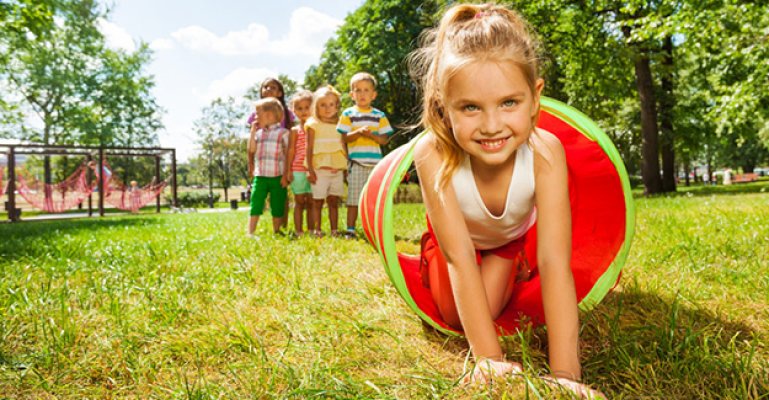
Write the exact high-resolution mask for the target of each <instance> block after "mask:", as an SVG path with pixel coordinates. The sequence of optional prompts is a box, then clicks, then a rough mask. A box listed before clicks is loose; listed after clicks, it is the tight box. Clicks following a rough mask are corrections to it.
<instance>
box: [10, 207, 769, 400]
mask: <svg viewBox="0 0 769 400" xmlns="http://www.w3.org/2000/svg"><path fill="white" fill-rule="evenodd" d="M637 210H638V212H637V214H638V215H637V232H636V239H635V242H634V244H633V247H632V250H631V253H630V256H629V258H628V262H627V265H626V268H625V270H624V272H623V277H622V280H621V283H620V285H619V286H618V287H617V288H616V290H615V291H614V292H613V293H611V294H609V296H607V298H606V299H605V300H604V302H603V303H601V304H600V305H599V306H598V307H597V308H596V309H595V310H594V311H593V312H591V313H587V314H584V315H582V322H583V326H582V336H581V337H582V341H583V351H582V353H583V354H582V360H583V367H584V378H585V380H586V381H587V382H589V383H591V384H592V385H593V386H595V387H596V388H599V389H600V390H602V391H604V392H605V393H606V394H607V395H609V396H610V397H611V398H638V397H647V398H681V399H688V398H734V399H738V398H739V399H743V398H760V397H761V396H763V395H765V394H766V393H768V392H769V378H768V377H769V362H767V360H768V359H769V346H768V344H769V311H768V310H769V252H767V251H766V249H767V248H769V195H767V194H761V193H756V194H734V195H714V194H709V195H707V194H704V195H697V196H693V197H687V196H685V195H684V196H675V197H669V198H665V197H660V198H653V199H639V200H637ZM341 211H342V213H340V214H341V215H344V212H343V211H344V209H342V210H341ZM394 217H395V220H394V226H395V232H396V236H397V237H396V238H397V244H396V246H397V247H398V249H399V250H400V251H404V252H408V253H413V254H415V253H418V251H419V242H418V239H419V237H420V235H421V233H422V231H423V230H424V208H423V206H422V205H421V204H403V205H397V206H396V212H395V215H394ZM324 218H325V217H324ZM245 222H246V214H245V213H243V212H224V213H212V214H176V215H168V214H163V215H140V216H124V217H110V218H103V219H87V220H70V221H52V222H36V223H21V224H13V225H10V224H4V225H0V237H2V238H3V239H2V241H1V242H0V256H2V260H1V261H0V274H2V276H3V279H2V280H0V315H2V318H0V393H1V394H2V395H0V397H2V396H7V397H9V398H53V397H57V398H85V397H89V398H104V397H116V398H123V397H131V398H168V397H173V398H177V397H178V398H195V399H208V398H272V397H280V398H283V397H295V398H306V397H319V398H329V397H334V398H339V397H344V398H361V397H363V398H475V397H485V396H486V395H493V396H495V397H502V398H522V397H525V396H529V397H530V398H553V397H554V396H555V397H559V396H560V397H563V398H569V397H568V395H567V394H565V393H559V392H558V390H557V389H551V388H548V387H547V386H545V385H544V384H543V383H542V382H541V381H540V380H538V379H536V376H537V375H539V374H540V373H542V372H543V371H544V370H545V368H546V354H547V340H546V335H545V332H544V330H543V329H534V330H531V329H529V330H525V331H522V332H520V333H519V334H517V335H515V336H513V337H510V338H506V339H505V340H504V341H503V348H504V349H505V351H506V353H507V355H508V358H510V359H514V360H520V361H522V362H523V364H524V366H525V368H526V372H525V374H524V375H523V376H522V377H516V378H510V379H509V380H506V381H502V382H498V384H497V385H496V386H494V387H491V388H462V387H459V386H458V379H459V377H460V375H461V373H462V371H463V365H464V361H465V355H466V353H467V346H466V344H465V342H464V341H462V340H460V339H453V338H446V337H444V336H442V335H440V334H437V333H435V332H434V331H432V330H430V329H429V328H425V327H423V325H422V324H421V323H420V321H419V320H418V318H417V317H416V316H415V315H414V314H413V313H412V312H411V311H410V310H409V309H408V308H407V307H406V306H405V304H404V303H403V301H402V300H401V299H400V298H399V296H398V294H397V292H396V291H395V289H394V288H393V287H392V285H391V284H390V282H389V281H388V280H387V277H386V276H385V274H384V269H383V267H382V266H381V264H380V261H379V257H378V256H377V255H376V253H375V252H374V251H373V250H372V249H371V248H370V247H369V245H368V244H367V243H365V242H364V241H362V240H353V241H350V240H344V239H335V238H323V239H320V240H317V239H312V238H309V237H306V238H300V239H289V238H286V237H279V236H274V235H272V234H271V233H270V227H269V223H270V221H269V218H265V219H263V220H262V221H260V225H259V228H258V231H257V232H258V234H259V235H258V239H250V238H247V237H246V236H245ZM489 391H490V392H489Z"/></svg>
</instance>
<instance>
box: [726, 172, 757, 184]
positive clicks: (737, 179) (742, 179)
mask: <svg viewBox="0 0 769 400" xmlns="http://www.w3.org/2000/svg"><path fill="white" fill-rule="evenodd" d="M757 180H758V174H756V173H754V172H751V173H749V174H737V175H735V176H734V178H733V179H732V182H734V183H747V182H755V181H757Z"/></svg>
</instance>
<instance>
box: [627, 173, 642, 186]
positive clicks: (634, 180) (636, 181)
mask: <svg viewBox="0 0 769 400" xmlns="http://www.w3.org/2000/svg"><path fill="white" fill-rule="evenodd" d="M628 180H629V181H630V187H631V188H633V189H635V188H637V187H641V186H643V184H644V181H643V178H642V177H640V176H638V175H629V176H628Z"/></svg>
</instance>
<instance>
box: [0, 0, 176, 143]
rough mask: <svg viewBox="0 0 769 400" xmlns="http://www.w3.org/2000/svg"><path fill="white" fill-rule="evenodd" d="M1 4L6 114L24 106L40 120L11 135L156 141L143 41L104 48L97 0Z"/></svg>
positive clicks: (0, 65) (0, 68) (0, 74)
mask: <svg viewBox="0 0 769 400" xmlns="http://www.w3.org/2000/svg"><path fill="white" fill-rule="evenodd" d="M3 10H4V11H5V10H11V12H9V13H4V15H3V22H4V25H3V28H0V31H2V32H0V33H3V35H0V49H2V61H3V62H0V85H2V86H3V87H4V88H8V90H7V91H6V90H4V91H3V93H2V97H3V98H2V99H0V104H2V105H3V107H2V108H3V109H4V110H5V111H6V112H4V114H6V116H5V119H9V118H10V117H8V114H9V112H10V113H11V115H18V114H20V113H23V114H26V115H29V116H32V117H35V118H37V119H38V120H39V122H40V124H39V125H41V126H42V128H41V129H36V128H33V127H31V126H22V127H21V128H22V129H14V130H13V131H12V132H6V133H5V135H6V136H13V137H15V138H17V139H23V140H31V141H35V142H41V143H44V144H72V143H79V144H105V145H141V144H154V143H156V142H157V137H156V136H155V132H156V130H157V129H158V128H160V118H159V113H160V112H161V111H160V109H159V107H158V106H157V104H156V103H155V100H154V98H153V97H152V95H151V94H150V89H151V88H152V87H153V86H154V82H153V80H152V78H151V77H149V76H147V75H146V74H145V72H144V70H143V69H144V66H145V65H146V64H147V63H148V62H149V60H150V51H149V48H148V47H147V45H146V44H142V45H141V46H140V48H139V50H137V51H136V52H134V53H125V52H123V51H113V50H110V49H107V48H106V47H105V44H104V37H103V35H102V34H101V33H100V32H99V30H98V29H97V21H98V20H99V19H100V18H105V17H106V11H105V10H104V9H103V8H102V7H101V6H100V5H99V4H97V3H96V2H95V1H93V0H47V1H42V2H30V1H27V0H13V1H11V2H10V3H9V5H7V6H6V5H5V4H4V8H3ZM54 18H55V19H56V21H57V23H53V22H52V21H53V19H54ZM6 23H7V25H6ZM15 122H16V123H17V124H20V123H21V122H20V121H19V119H18V118H16V119H15Z"/></svg>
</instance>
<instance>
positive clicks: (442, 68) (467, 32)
mask: <svg viewBox="0 0 769 400" xmlns="http://www.w3.org/2000/svg"><path fill="white" fill-rule="evenodd" d="M421 44H422V46H421V48H420V49H418V50H416V51H415V52H413V53H412V54H411V55H410V56H409V61H410V65H411V73H412V76H413V77H415V78H416V79H417V80H418V81H420V83H421V87H422V91H423V95H424V102H423V105H422V119H421V123H422V125H423V126H424V127H425V128H426V129H428V130H429V131H431V132H432V134H433V135H434V136H435V139H436V143H437V147H438V151H439V152H440V153H441V155H442V156H443V165H441V168H440V169H439V170H438V179H437V180H436V187H435V189H436V190H438V189H440V188H443V187H445V186H446V185H447V184H448V182H449V181H450V180H451V177H452V175H453V174H454V172H455V171H456V169H457V168H458V167H459V164H460V163H461V162H462V159H463V155H464V151H463V150H462V148H461V147H459V145H458V144H457V142H456V140H455V139H454V135H453V134H452V132H451V127H450V126H449V121H448V115H447V114H446V111H445V108H444V100H445V96H446V93H447V89H448V82H449V80H450V79H451V78H452V77H453V76H454V75H456V74H457V73H458V72H459V71H460V70H461V69H462V68H464V67H465V66H467V65H469V64H471V63H473V62H477V61H493V62H512V63H514V64H515V65H517V66H518V67H519V68H520V69H521V71H522V72H523V74H524V77H525V78H526V82H527V83H528V85H529V88H530V89H531V92H532V93H535V92H536V83H537V79H539V56H538V53H539V43H538V41H537V39H536V38H535V36H534V34H533V33H532V31H531V29H530V28H529V25H528V23H527V22H526V21H525V20H524V19H523V18H522V17H521V16H520V15H519V14H518V13H517V12H515V11H513V10H510V9H508V8H505V7H503V6H499V5H494V4H483V5H477V4H460V5H455V6H453V7H451V8H450V9H449V10H448V11H447V12H446V14H445V15H444V16H443V18H442V19H441V22H440V24H439V25H438V27H437V28H434V29H431V30H429V31H427V32H425V33H424V34H423V36H422V38H421ZM533 123H534V124H536V121H533Z"/></svg>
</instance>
